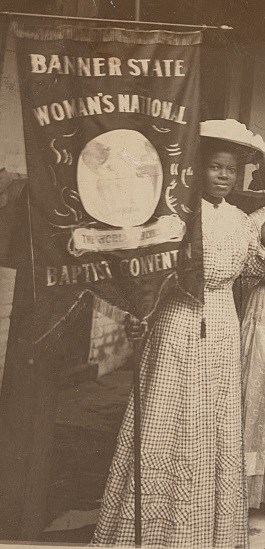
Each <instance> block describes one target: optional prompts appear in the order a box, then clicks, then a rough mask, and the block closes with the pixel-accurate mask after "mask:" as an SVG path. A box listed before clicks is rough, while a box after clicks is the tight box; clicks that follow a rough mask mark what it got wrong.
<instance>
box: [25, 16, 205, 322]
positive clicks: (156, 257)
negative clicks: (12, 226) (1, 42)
mask: <svg viewBox="0 0 265 549" xmlns="http://www.w3.org/2000/svg"><path fill="white" fill-rule="evenodd" d="M15 27H16V34H17V59H18V68H19V76H20V87H21V99H22V107H23V117H24V129H25V141H26V151H27V163H28V174H29V186H30V216H31V231H32V246H33V260H34V277H35V291H36V298H37V299H38V298H39V299H40V300H41V299H43V297H44V296H45V295H50V296H51V295H53V294H54V295H55V294H56V295H57V296H58V292H59V293H60V292H61V293H64V294H65V293H67V292H68V293H69V292H71V291H72V290H73V288H74V290H75V291H76V290H80V291H81V292H82V291H86V290H88V291H92V292H93V293H95V294H97V295H98V296H99V297H102V298H103V299H105V300H107V301H109V302H110V303H111V304H113V305H116V306H118V307H120V308H121V309H123V310H126V311H130V312H132V313H134V314H136V315H137V316H138V317H140V318H142V317H144V316H146V315H148V314H150V312H151V311H152V310H153V309H154V307H155V304H156V302H157V300H158V296H159V294H160V292H161V289H162V287H164V286H165V284H164V283H165V281H168V280H169V279H171V280H176V278H177V276H178V275H177V273H178V270H179V266H180V257H181V255H183V258H184V256H185V260H184V262H183V260H181V261H182V265H183V267H182V273H183V272H185V269H186V272H187V276H185V277H182V278H185V283H186V286H188V287H187V288H186V289H187V290H188V291H190V293H192V294H193V295H194V296H195V297H196V298H199V297H200V292H201V284H200V281H201V279H202V254H201V245H200V243H201V236H200V229H199V226H200V223H199V217H198V215H197V214H196V213H195V212H196V197H197V191H198V184H197V178H196V177H195V174H194V171H195V153H196V148H197V143H198V133H199V104H200V89H199V73H200V66H199V61H200V51H199V50H200V45H199V44H200V42H201V34H200V33H198V32H195V33H190V34H183V33H172V32H157V31H152V32H146V31H135V30H130V31H129V30H122V29H110V28H104V29H96V28H92V29H84V28H80V27H77V26H76V27H74V28H73V27H64V28H60V27H58V26H57V27H56V25H55V26H54V28H50V27H48V28H39V29H37V30H36V26H34V30H32V29H30V28H28V29H25V27H23V29H22V28H21V27H20V26H18V25H15ZM196 215H197V217H196ZM194 225H195V226H196V227H197V231H195V232H196V235H195V237H196V238H195V240H194V235H193V233H194V231H191V230H188V229H190V228H191V227H192V226H193V228H194ZM196 227H195V228H196ZM192 235H193V236H192ZM184 237H185V240H184V241H185V242H186V245H185V249H186V251H185V254H182V253H180V248H181V243H182V241H183V238H184ZM194 242H195V243H196V245H194ZM183 269H184V270H183ZM189 273H190V275H191V276H190V287H189V282H188V281H189ZM191 273H192V274H191ZM195 281H196V283H194V282H195Z"/></svg>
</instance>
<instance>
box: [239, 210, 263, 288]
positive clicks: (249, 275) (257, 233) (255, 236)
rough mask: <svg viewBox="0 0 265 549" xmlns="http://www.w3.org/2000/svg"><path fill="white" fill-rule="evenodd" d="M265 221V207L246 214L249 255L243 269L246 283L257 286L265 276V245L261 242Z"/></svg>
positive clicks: (249, 285)
mask: <svg viewBox="0 0 265 549" xmlns="http://www.w3.org/2000/svg"><path fill="white" fill-rule="evenodd" d="M264 222H265V207H264V208H261V209H260V210H257V211H256V212H253V214H251V215H249V216H245V221H244V223H245V225H246V229H247V232H248V235H249V246H248V256H247V260H246V263H245V267H244V270H243V273H242V274H243V279H244V283H246V284H247V286H248V287H249V288H250V287H253V286H255V285H256V284H257V283H258V282H259V281H260V280H261V279H262V278H264V277H265V247H264V246H263V245H262V244H261V227H262V224H263V223H264Z"/></svg>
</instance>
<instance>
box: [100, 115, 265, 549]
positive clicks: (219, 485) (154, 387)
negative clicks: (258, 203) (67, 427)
mask: <svg viewBox="0 0 265 549" xmlns="http://www.w3.org/2000/svg"><path fill="white" fill-rule="evenodd" d="M212 122H213V121H211V123H212ZM205 124H206V130H207V123H206V122H205V123H204V126H203V125H202V127H203V129H204V135H207V131H206V133H205ZM224 129H225V128H224ZM210 135H211V133H210ZM203 141H205V142H206V141H207V146H206V147H205V146H204V147H203V166H204V173H203V175H204V182H205V185H204V189H203V199H202V204H201V210H202V233H203V248H204V279H205V304H204V305H200V304H198V303H197V302H195V301H194V300H193V299H192V298H191V297H189V296H188V295H187V294H185V293H184V292H183V291H182V290H181V288H180V287H178V288H176V291H175V294H174V295H173V296H172V295H171V296H169V297H168V299H167V300H166V301H165V302H163V303H162V304H161V305H160V309H159V314H158V316H157V320H156V321H155V323H154V324H153V327H152V328H151V331H150V333H149V335H148V337H147V341H146V344H145V348H144V352H143V356H142V361H141V396H142V403H141V406H142V416H141V444H142V453H141V459H142V538H143V546H148V545H149V546H152V547H156V546H158V547H174V548H181V549H184V548H185V549H195V548H198V549H208V548H212V547H216V548H217V547H218V548H222V549H224V548H226V549H228V548H229V549H231V548H232V547H235V546H236V545H240V546H242V547H247V508H246V507H247V506H246V489H245V481H244V470H243V456H242V431H241V373H240V338H239V325H238V319H237V314H236V311H235V306H234V301H233V295H232V285H233V282H234V280H235V278H236V277H237V276H238V275H239V274H240V273H241V272H242V271H243V269H245V272H246V273H249V274H250V273H255V274H256V275H257V274H261V273H262V272H263V271H264V262H263V260H262V259H261V258H260V257H259V247H258V239H257V234H256V231H255V228H254V226H253V224H252V222H251V221H250V220H249V218H248V217H247V216H246V215H245V214H244V213H243V212H241V211H240V210H238V209H237V208H236V207H234V206H230V205H229V204H227V203H226V202H225V196H226V195H227V194H228V193H229V192H230V190H231V189H232V188H233V186H234V184H235V182H236V178H237V169H238V162H239V161H240V159H239V153H238V151H240V152H241V149H240V148H239V149H236V148H235V147H234V146H233V145H232V144H231V143H230V144H229V143H228V142H226V141H220V140H219V139H216V138H213V139H211V140H209V139H205V138H203ZM242 150H243V149H242ZM204 319H205V322H206V334H205V333H203V330H202V329H201V328H202V326H203V325H204V322H203V321H204ZM129 331H130V333H131V336H132V337H133V338H134V337H138V336H139V334H140V326H139V322H135V323H133V322H131V323H130V326H129ZM205 336H206V337H205ZM133 490H134V483H133V399H132V397H131V398H130V400H129V404H128V408H127V410H126V413H125V417H124V420H123V424H122V427H121V430H120V434H119V437H118V444H117V448H116V452H115V455H114V459H113V463H112V466H111V469H110V475H109V479H108V482H107V486H106V491H105V495H104V500H103V505H102V509H101V514H100V518H99V522H98V526H97V529H96V532H95V536H94V540H93V542H94V543H95V544H97V545H116V546H119V545H127V546H128V545H133V544H134V491H133Z"/></svg>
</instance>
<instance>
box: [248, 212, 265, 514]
mask: <svg viewBox="0 0 265 549" xmlns="http://www.w3.org/2000/svg"><path fill="white" fill-rule="evenodd" d="M251 218H252V220H253V221H254V222H255V224H256V226H257V228H258V230H260V228H261V226H262V225H263V230H264V231H265V229H264V227H265V226H264V221H265V208H262V209H261V210H258V211H257V212H254V213H253V214H251ZM264 236H265V235H264ZM249 286H250V288H248V289H249V290H252V291H251V292H250V295H249V299H248V301H247V305H246V311H245V316H244V320H243V323H242V350H243V374H244V403H245V406H244V408H245V410H244V412H245V414H244V415H245V452H246V465H247V476H248V494H249V507H256V508H259V507H260V505H261V503H265V483H264V479H265V396H264V395H265V280H264V279H263V280H261V281H260V282H259V281H258V280H256V279H255V278H253V279H252V280H250V281H249Z"/></svg>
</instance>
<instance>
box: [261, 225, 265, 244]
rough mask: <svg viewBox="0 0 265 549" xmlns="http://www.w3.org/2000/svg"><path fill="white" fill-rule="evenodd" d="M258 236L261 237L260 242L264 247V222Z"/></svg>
mask: <svg viewBox="0 0 265 549" xmlns="http://www.w3.org/2000/svg"><path fill="white" fill-rule="evenodd" d="M260 233H261V234H260V237H261V244H262V246H264V247H265V223H263V225H262V226H261V231H260Z"/></svg>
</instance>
